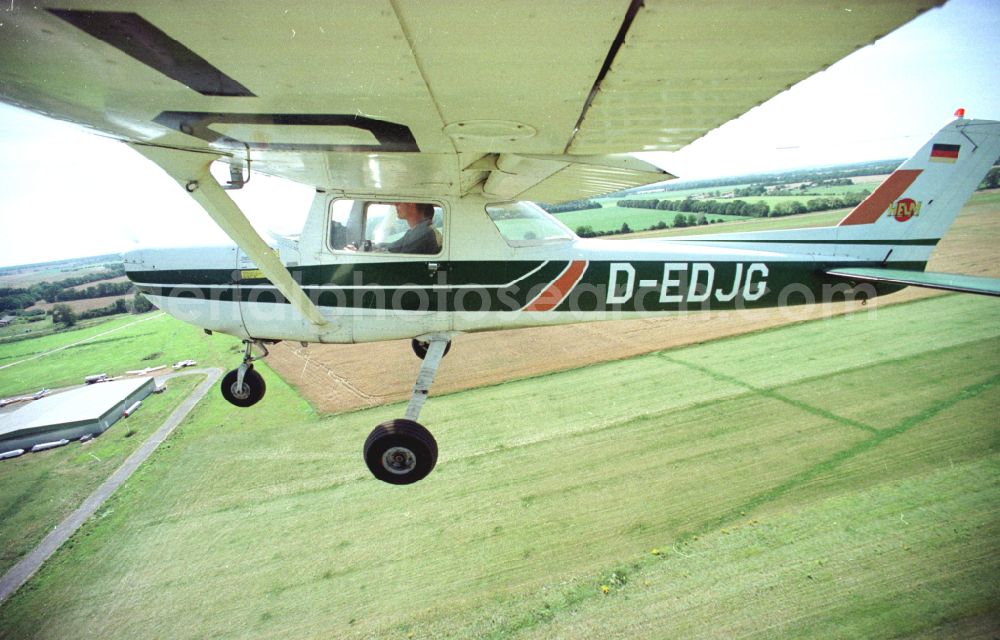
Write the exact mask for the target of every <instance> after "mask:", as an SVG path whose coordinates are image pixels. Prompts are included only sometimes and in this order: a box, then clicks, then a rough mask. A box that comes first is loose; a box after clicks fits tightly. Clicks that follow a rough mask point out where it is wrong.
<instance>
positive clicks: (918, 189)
mask: <svg viewBox="0 0 1000 640" xmlns="http://www.w3.org/2000/svg"><path fill="white" fill-rule="evenodd" d="M998 156H1000V122H994V121H990V120H966V119H964V118H959V119H957V120H955V121H953V122H951V123H950V124H949V125H948V126H946V127H945V128H943V129H941V130H940V131H938V132H937V134H936V135H935V136H934V137H933V138H931V140H930V141H929V142H928V143H927V144H925V145H924V146H923V147H922V148H921V149H920V151H918V152H917V153H916V155H914V156H913V157H911V158H910V159H909V160H907V161H906V162H904V163H903V165H902V166H900V167H899V169H897V170H896V171H895V172H894V173H893V174H892V175H891V176H889V177H888V178H887V179H886V180H885V182H883V183H882V184H881V185H879V187H878V189H876V190H875V192H874V193H872V194H871V195H870V196H868V198H867V199H865V201H864V202H862V203H861V204H859V205H858V206H857V207H856V208H855V209H854V210H853V211H851V213H849V214H848V215H847V217H846V218H844V219H843V220H841V221H840V225H839V227H840V233H838V236H839V237H841V238H845V237H846V236H853V238H852V239H861V238H866V239H871V240H887V241H889V242H887V244H892V241H894V240H901V241H918V242H919V241H933V240H937V239H939V238H940V237H941V236H943V235H944V233H945V231H947V230H948V227H950V226H951V223H952V222H954V221H955V217H956V216H957V215H958V212H959V210H960V209H961V208H962V205H964V204H965V201H966V200H968V199H969V196H971V195H972V193H973V191H975V190H976V187H977V186H978V185H979V183H980V181H981V180H982V179H983V176H985V175H986V172H987V171H989V169H990V167H991V166H993V163H994V161H996V159H997V157H998ZM845 239H846V238H845ZM931 246H933V245H931ZM928 253H929V251H928Z"/></svg>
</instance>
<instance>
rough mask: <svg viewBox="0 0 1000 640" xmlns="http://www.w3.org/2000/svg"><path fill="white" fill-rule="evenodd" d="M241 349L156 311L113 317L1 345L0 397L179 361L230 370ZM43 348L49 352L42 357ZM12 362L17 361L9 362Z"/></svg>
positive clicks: (235, 341)
mask: <svg viewBox="0 0 1000 640" xmlns="http://www.w3.org/2000/svg"><path fill="white" fill-rule="evenodd" d="M57 349H58V351H56V350H57ZM240 351H241V349H240V342H239V340H238V339H236V338H232V337H229V336H223V335H217V336H207V335H205V334H204V333H202V332H201V330H200V329H198V328H197V327H193V326H191V325H188V324H184V323H182V322H179V321H177V320H174V319H173V318H170V317H169V316H166V315H164V314H162V313H159V312H153V313H148V314H143V315H139V316H134V315H127V316H115V317H114V319H112V320H107V321H105V322H101V323H98V324H95V325H92V326H88V327H86V328H83V329H79V330H76V331H64V332H60V333H57V334H54V335H50V336H45V337H41V338H37V339H32V340H26V341H20V342H13V343H10V344H0V397H8V396H13V395H17V394H19V393H22V392H26V391H37V390H38V389H41V388H42V387H53V388H54V387H62V386H67V385H75V384H82V383H83V379H84V378H85V377H86V376H88V375H91V374H94V373H107V374H108V375H110V376H114V375H120V374H122V373H124V372H125V371H129V370H136V369H145V368H146V367H154V366H158V365H161V364H172V363H174V362H177V361H178V360H188V359H191V360H197V361H198V362H199V364H204V365H206V366H219V367H224V368H227V369H231V368H233V367H234V366H236V365H237V364H239V361H240V356H239V355H238V354H239V353H240ZM48 352H53V353H50V354H49V355H44V356H42V354H45V353H48ZM13 363H20V364H16V365H14V366H8V365H11V364H13Z"/></svg>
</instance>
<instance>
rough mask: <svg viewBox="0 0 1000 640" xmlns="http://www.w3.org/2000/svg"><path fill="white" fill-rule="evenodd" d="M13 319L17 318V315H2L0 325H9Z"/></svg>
mask: <svg viewBox="0 0 1000 640" xmlns="http://www.w3.org/2000/svg"><path fill="white" fill-rule="evenodd" d="M15 320H17V316H4V317H2V318H0V327H6V326H7V325H9V324H10V323H11V322H14V321H15Z"/></svg>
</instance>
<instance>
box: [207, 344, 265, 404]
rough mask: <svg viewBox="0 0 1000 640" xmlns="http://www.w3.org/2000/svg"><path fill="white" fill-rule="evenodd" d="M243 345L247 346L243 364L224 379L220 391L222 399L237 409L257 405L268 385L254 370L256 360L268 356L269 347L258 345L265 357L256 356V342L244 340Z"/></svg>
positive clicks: (244, 351)
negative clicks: (254, 348)
mask: <svg viewBox="0 0 1000 640" xmlns="http://www.w3.org/2000/svg"><path fill="white" fill-rule="evenodd" d="M243 344H244V345H245V348H244V350H243V363H242V364H240V366H239V367H237V368H235V369H233V370H232V371H230V372H229V373H227V374H226V375H225V376H223V377H222V383H221V384H220V385H219V389H220V390H221V391H222V397H223V398H225V399H226V401H227V402H229V403H230V404H233V405H236V406H237V407H251V406H253V405H255V404H257V403H258V402H259V401H260V399H261V398H263V397H264V393H265V392H266V391H267V385H266V384H264V377H263V376H262V375H260V374H259V373H257V372H256V371H255V370H254V368H253V363H254V361H255V360H259V359H261V358H264V357H266V356H267V347H265V346H264V344H263V343H261V342H258V343H257V344H258V345H259V346H260V348H261V349H262V350H263V351H264V355H261V356H254V355H253V345H254V342H252V341H250V340H244V341H243Z"/></svg>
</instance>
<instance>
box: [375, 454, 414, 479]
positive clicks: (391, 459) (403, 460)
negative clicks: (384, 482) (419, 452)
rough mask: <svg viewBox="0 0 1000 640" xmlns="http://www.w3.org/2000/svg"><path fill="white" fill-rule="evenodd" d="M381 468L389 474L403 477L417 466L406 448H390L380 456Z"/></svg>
mask: <svg viewBox="0 0 1000 640" xmlns="http://www.w3.org/2000/svg"><path fill="white" fill-rule="evenodd" d="M382 466H383V467H384V468H385V470H386V471H388V472H389V473H394V474H396V475H403V474H406V473H409V472H411V471H413V469H414V468H415V467H416V466H417V457H416V456H415V455H413V452H412V451H410V450H409V449H407V448H406V447H392V448H390V449H388V450H386V452H385V453H383V454H382Z"/></svg>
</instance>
